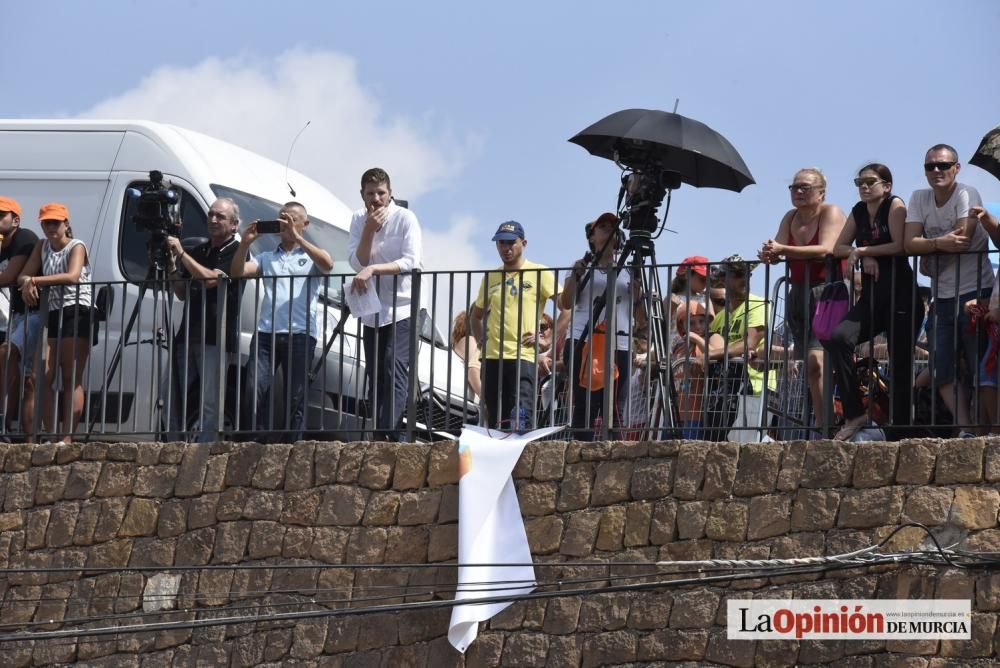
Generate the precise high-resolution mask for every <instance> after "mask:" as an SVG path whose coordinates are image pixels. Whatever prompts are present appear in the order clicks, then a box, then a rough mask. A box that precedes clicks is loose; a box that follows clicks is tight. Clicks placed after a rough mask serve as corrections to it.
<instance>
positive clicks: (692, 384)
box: [670, 300, 711, 439]
mask: <svg viewBox="0 0 1000 668" xmlns="http://www.w3.org/2000/svg"><path fill="white" fill-rule="evenodd" d="M676 317H677V333H678V335H679V339H678V340H677V342H676V343H675V344H674V346H673V348H672V349H671V351H670V352H671V360H672V363H671V367H672V373H673V379H674V387H675V389H676V390H677V409H678V414H679V417H680V421H681V435H682V437H683V438H686V439H699V438H703V437H704V434H703V433H702V429H703V427H704V415H703V412H702V400H703V397H704V394H705V389H706V388H705V377H706V368H707V367H706V366H705V362H706V357H705V337H706V335H707V332H708V324H709V320H710V318H711V316H710V315H709V314H708V313H707V312H706V309H705V305H704V304H702V303H701V302H697V301H694V300H692V301H689V302H687V303H685V304H681V305H680V306H679V307H678V308H677V316H676Z"/></svg>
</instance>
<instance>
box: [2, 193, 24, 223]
mask: <svg viewBox="0 0 1000 668" xmlns="http://www.w3.org/2000/svg"><path fill="white" fill-rule="evenodd" d="M0 211H13V212H14V215H15V216H17V217H18V218H20V217H21V205H20V204H18V203H17V200H16V199H14V198H13V197H4V196H3V195H0Z"/></svg>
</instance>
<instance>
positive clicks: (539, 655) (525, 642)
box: [500, 632, 549, 668]
mask: <svg viewBox="0 0 1000 668" xmlns="http://www.w3.org/2000/svg"><path fill="white" fill-rule="evenodd" d="M548 652H549V638H548V636H547V635H545V634H544V633H524V632H522V633H515V634H513V635H510V636H508V637H507V642H505V643H504V646H503V657H502V659H501V662H500V665H501V666H519V667H520V666H523V667H524V668H542V667H543V666H545V657H546V656H547V655H548Z"/></svg>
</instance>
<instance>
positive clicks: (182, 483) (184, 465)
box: [160, 443, 253, 497]
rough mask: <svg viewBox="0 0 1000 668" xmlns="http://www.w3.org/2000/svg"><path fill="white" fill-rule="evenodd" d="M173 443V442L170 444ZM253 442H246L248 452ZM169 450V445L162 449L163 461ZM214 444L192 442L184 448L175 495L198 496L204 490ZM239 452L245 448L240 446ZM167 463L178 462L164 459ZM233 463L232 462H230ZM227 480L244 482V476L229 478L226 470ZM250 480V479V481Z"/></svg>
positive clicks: (238, 482)
mask: <svg viewBox="0 0 1000 668" xmlns="http://www.w3.org/2000/svg"><path fill="white" fill-rule="evenodd" d="M168 445H172V444H168ZM251 445H253V444H250V443H248V444H246V446H244V447H245V448H247V452H251V451H253V450H252V448H250V447H249V446H251ZM166 451H167V446H164V449H163V450H162V451H161V453H160V454H161V461H163V457H162V455H163V454H164V453H165V452H166ZM211 451H212V446H211V444H209V443H191V444H190V445H188V446H187V447H186V448H184V449H183V451H182V452H183V454H182V457H181V460H180V468H179V469H178V470H177V479H176V481H175V482H174V495H175V496H179V497H189V496H197V495H199V494H201V493H202V491H204V485H205V471H206V466H207V464H208V458H209V455H210V454H211ZM238 452H243V448H240V450H238ZM163 463H165V464H174V463H176V462H172V461H163ZM230 463H231V462H230ZM226 476H227V478H226V482H227V484H229V485H236V484H244V483H243V480H242V478H240V479H239V480H238V481H235V479H234V481H230V480H229V472H228V471H227V472H226ZM248 482H249V481H248Z"/></svg>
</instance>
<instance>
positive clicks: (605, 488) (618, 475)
mask: <svg viewBox="0 0 1000 668" xmlns="http://www.w3.org/2000/svg"><path fill="white" fill-rule="evenodd" d="M633 467H634V463H633V462H631V461H627V460H625V461H610V462H601V463H600V464H598V465H597V474H596V476H595V478H594V489H593V491H591V493H590V503H591V505H594V506H606V505H610V504H612V503H621V502H622V501H628V500H629V479H630V478H631V477H632V469H633Z"/></svg>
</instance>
